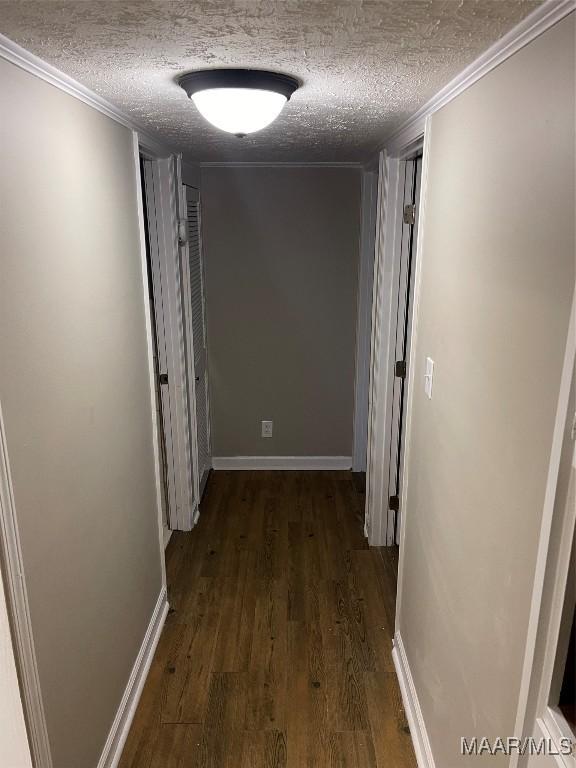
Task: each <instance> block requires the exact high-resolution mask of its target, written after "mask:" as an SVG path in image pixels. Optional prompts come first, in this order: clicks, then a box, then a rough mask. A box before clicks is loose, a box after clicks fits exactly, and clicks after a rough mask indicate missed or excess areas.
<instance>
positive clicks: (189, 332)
mask: <svg viewBox="0 0 576 768" xmlns="http://www.w3.org/2000/svg"><path fill="white" fill-rule="evenodd" d="M188 189H190V190H193V192H194V196H195V197H196V199H195V201H194V202H196V203H197V204H198V249H199V253H200V270H201V280H202V312H203V316H202V328H203V332H204V342H205V361H204V364H205V394H206V404H205V408H206V436H207V440H208V456H209V458H210V462H209V467H210V468H211V466H212V461H211V455H212V450H211V435H210V392H209V376H208V347H207V343H206V341H207V333H208V329H207V324H206V300H205V295H206V293H205V289H206V278H205V273H204V258H203V251H202V208H201V202H200V191H199V189H198V187H195V186H193V185H192V184H186V182H185V181H182V178H181V177H180V179H179V182H178V190H179V211H180V213H179V218H180V222H181V223H183V224H184V225H185V226H186V232H187V231H188V199H187V196H188V191H187V190H188ZM181 256H182V284H183V300H184V318H185V323H186V358H187V373H188V382H189V395H190V415H191V419H190V425H191V426H190V429H191V433H192V459H193V464H194V485H195V491H196V498H197V499H198V504H200V500H201V499H202V494H203V493H204V488H205V487H206V482H207V479H208V474H207V473H205V474H204V473H203V474H202V476H201V475H200V466H199V456H198V427H197V421H196V413H197V410H196V370H195V353H194V331H193V328H194V325H193V318H192V296H191V292H190V285H191V282H190V245H189V242H188V237H186V238H185V241H184V242H182V243H181ZM196 514H197V515H198V514H199V510H197V513H196Z"/></svg>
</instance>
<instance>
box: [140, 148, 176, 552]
mask: <svg viewBox="0 0 576 768" xmlns="http://www.w3.org/2000/svg"><path fill="white" fill-rule="evenodd" d="M145 162H146V159H145V158H144V156H143V155H142V154H140V184H141V187H142V201H143V205H142V209H143V218H144V241H145V245H146V272H147V275H148V297H149V301H150V322H151V326H152V354H153V358H154V360H153V362H154V394H155V403H156V414H155V417H156V426H157V429H158V443H159V449H160V481H161V486H162V487H161V501H162V529H163V537H164V546H165V547H166V545H167V544H168V541H169V539H170V535H171V529H170V524H169V520H170V514H169V509H170V500H169V495H168V457H167V452H166V429H165V414H164V411H163V408H162V386H163V385H164V386H165V385H166V384H167V380H168V376H167V374H166V373H165V372H164V373H162V371H161V370H160V358H159V354H158V349H159V341H158V325H157V322H156V310H155V299H154V284H153V280H152V257H151V252H150V225H149V220H148V205H147V204H146V200H147V197H146V185H145V183H144V164H145Z"/></svg>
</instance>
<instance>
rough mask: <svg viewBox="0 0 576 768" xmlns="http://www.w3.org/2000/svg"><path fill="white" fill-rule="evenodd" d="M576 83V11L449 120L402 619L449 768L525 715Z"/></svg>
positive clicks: (427, 311)
mask: <svg viewBox="0 0 576 768" xmlns="http://www.w3.org/2000/svg"><path fill="white" fill-rule="evenodd" d="M574 90H575V89H574V15H573V14H572V16H571V17H569V18H566V19H565V20H564V21H562V22H560V23H558V24H557V25H556V26H555V27H553V28H552V29H550V30H549V31H547V32H546V33H545V34H543V35H542V36H541V37H539V38H538V39H536V40H535V41H534V42H532V43H531V44H530V45H528V46H527V47H525V48H523V49H522V50H520V51H519V52H518V53H516V54H515V55H514V56H513V57H512V58H511V59H509V60H508V61H506V62H504V63H503V64H502V65H501V66H499V67H498V68H497V69H495V70H494V71H493V72H491V73H490V74H488V75H487V76H486V77H484V78H483V79H482V80H480V81H479V82H477V83H476V84H475V85H474V86H472V87H471V88H470V89H469V90H467V91H466V92H465V93H463V94H462V95H460V96H459V97H457V98H456V99H455V100H454V101H453V102H451V103H450V104H449V105H447V106H446V107H444V108H443V109H441V110H440V111H439V112H438V113H437V114H435V115H434V116H433V118H432V128H431V130H432V133H431V142H430V150H429V177H428V188H427V192H426V209H425V221H424V228H423V233H422V283H421V294H420V295H421V300H420V308H419V316H418V338H417V343H416V349H415V370H414V376H415V390H414V401H413V412H412V413H413V416H412V419H413V420H412V427H411V432H410V448H409V459H408V487H407V494H408V495H407V506H406V529H405V549H404V555H403V561H402V563H401V570H402V588H401V593H400V598H401V608H400V615H399V629H400V632H401V635H402V638H403V642H404V645H405V648H406V652H407V657H408V661H409V664H410V667H411V671H412V675H413V677H414V682H415V686H416V690H417V693H418V696H419V700H420V704H421V707H422V711H423V715H424V719H425V722H426V724H427V728H428V733H429V736H430V739H431V743H432V748H433V752H434V756H435V761H436V765H437V766H441V767H442V768H453V767H454V766H468V765H470V766H472V765H475V764H476V763H475V761H474V758H472V757H467V758H464V757H461V756H460V754H459V748H460V737H461V736H474V735H476V736H479V737H480V736H487V737H489V738H491V739H493V738H495V737H496V736H503V737H505V736H507V735H512V734H513V729H514V723H515V719H516V710H517V705H518V696H519V688H520V679H521V672H522V663H523V655H524V650H525V643H526V633H527V625H528V616H529V609H530V601H531V595H532V585H533V579H534V572H535V564H536V551H537V546H538V537H539V529H540V523H541V517H542V505H543V499H544V492H545V485H546V475H547V470H548V460H549V454H550V448H551V442H552V433H553V427H554V419H555V410H556V403H557V398H558V393H559V384H560V374H561V369H562V363H563V358H564V349H565V344H566V337H567V328H568V319H569V313H570V303H571V298H572V292H573V290H574V267H575V264H574V255H575V241H574V202H575V201H574ZM426 356H430V357H432V358H433V359H434V361H435V368H434V386H433V397H432V400H428V398H427V397H426V396H425V394H424V366H425V358H426ZM490 764H491V765H494V768H496V766H498V767H499V768H500V766H507V765H508V758H505V757H502V756H500V757H494V758H492V760H491V763H490Z"/></svg>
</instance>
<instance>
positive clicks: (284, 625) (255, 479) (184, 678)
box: [119, 472, 416, 768]
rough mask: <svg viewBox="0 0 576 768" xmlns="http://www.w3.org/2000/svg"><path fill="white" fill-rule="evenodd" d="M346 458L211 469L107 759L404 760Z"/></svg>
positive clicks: (351, 763)
mask: <svg viewBox="0 0 576 768" xmlns="http://www.w3.org/2000/svg"><path fill="white" fill-rule="evenodd" d="M363 506H364V496H363V493H362V491H361V486H359V485H358V484H357V482H356V481H355V480H354V478H353V476H352V474H351V473H349V472H213V473H212V476H211V478H210V481H209V485H208V489H207V491H206V494H205V498H204V500H203V503H202V512H201V517H200V521H199V523H198V525H197V527H196V528H195V529H194V531H192V532H191V533H175V534H174V535H173V536H172V540H171V541H170V544H169V547H168V551H167V572H168V593H169V601H170V606H171V607H170V613H169V615H168V618H167V621H166V626H165V628H164V631H163V633H162V636H161V639H160V643H159V645H158V649H157V652H156V655H155V658H154V661H153V663H152V667H151V670H150V674H149V677H148V680H147V682H146V685H145V688H144V692H143V695H142V698H141V701H140V705H139V707H138V711H137V713H136V716H135V719H134V722H133V725H132V728H131V731H130V734H129V736H128V740H127V743H126V746H125V749H124V754H123V756H122V759H121V761H120V765H119V768H200V767H202V768H224V767H225V768H377V767H378V768H415V766H416V761H415V758H414V753H413V750H412V744H411V741H410V734H409V732H408V726H407V723H406V718H405V714H404V711H403V708H402V701H401V697H400V692H399V690H398V685H397V682H396V676H395V673H394V667H393V663H392V658H391V638H392V634H393V626H394V598H395V579H396V552H395V550H394V549H385V550H381V551H380V550H377V549H370V548H368V547H367V544H366V540H365V539H364V536H363V533H362V525H363V522H362V521H363Z"/></svg>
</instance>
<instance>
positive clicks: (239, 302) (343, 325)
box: [202, 168, 360, 456]
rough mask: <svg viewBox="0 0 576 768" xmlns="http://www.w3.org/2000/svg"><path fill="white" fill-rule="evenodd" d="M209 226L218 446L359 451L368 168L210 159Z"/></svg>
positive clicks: (225, 450) (205, 209) (237, 452)
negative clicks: (239, 164) (358, 348)
mask: <svg viewBox="0 0 576 768" xmlns="http://www.w3.org/2000/svg"><path fill="white" fill-rule="evenodd" d="M202 227H203V229H202V233H203V243H204V254H205V264H206V282H207V316H208V347H209V362H210V384H211V390H210V397H211V410H212V441H213V455H214V456H267V455H268V456H270V455H271V456H350V455H351V453H352V420H353V397H354V362H355V331H356V294H357V282H358V241H359V227H360V172H359V171H357V170H355V169H347V168H346V169H339V168H208V169H203V171H202ZM262 419H273V421H274V437H273V438H272V439H262V438H261V437H260V431H261V429H260V422H261V420H262Z"/></svg>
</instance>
